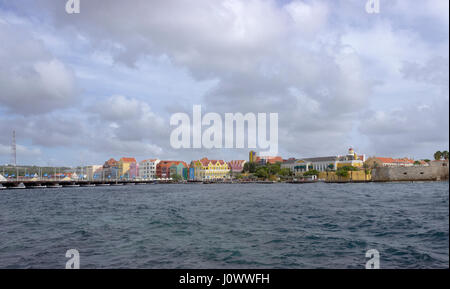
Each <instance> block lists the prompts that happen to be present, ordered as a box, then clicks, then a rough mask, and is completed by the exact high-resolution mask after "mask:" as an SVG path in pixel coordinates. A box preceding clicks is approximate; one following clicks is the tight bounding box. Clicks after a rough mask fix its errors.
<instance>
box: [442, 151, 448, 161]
mask: <svg viewBox="0 0 450 289" xmlns="http://www.w3.org/2000/svg"><path fill="white" fill-rule="evenodd" d="M442 156H443V157H444V159H445V160H446V161H448V151H443V152H442Z"/></svg>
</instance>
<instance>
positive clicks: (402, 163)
mask: <svg viewBox="0 0 450 289" xmlns="http://www.w3.org/2000/svg"><path fill="white" fill-rule="evenodd" d="M367 164H368V165H369V166H370V167H377V166H378V167H412V166H413V165H414V160H411V159H408V158H402V159H394V158H384V157H371V158H369V159H368V160H367Z"/></svg>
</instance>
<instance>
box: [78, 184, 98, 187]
mask: <svg viewBox="0 0 450 289" xmlns="http://www.w3.org/2000/svg"><path fill="white" fill-rule="evenodd" d="M81 186H82V187H95V185H94V184H82V185H81Z"/></svg>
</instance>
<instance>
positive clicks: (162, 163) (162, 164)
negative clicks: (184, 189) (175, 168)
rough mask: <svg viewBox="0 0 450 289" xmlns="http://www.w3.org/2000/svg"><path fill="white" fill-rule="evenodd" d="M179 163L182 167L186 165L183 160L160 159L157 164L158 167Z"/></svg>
mask: <svg viewBox="0 0 450 289" xmlns="http://www.w3.org/2000/svg"><path fill="white" fill-rule="evenodd" d="M179 164H183V166H184V167H187V166H188V165H187V164H186V163H185V162H183V161H160V162H159V164H158V166H160V167H171V166H172V165H179Z"/></svg>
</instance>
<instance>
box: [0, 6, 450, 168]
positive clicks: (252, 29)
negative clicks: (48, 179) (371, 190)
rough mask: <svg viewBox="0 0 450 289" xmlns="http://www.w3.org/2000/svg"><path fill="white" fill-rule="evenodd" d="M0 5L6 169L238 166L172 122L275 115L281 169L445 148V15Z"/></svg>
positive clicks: (0, 148)
mask: <svg viewBox="0 0 450 289" xmlns="http://www.w3.org/2000/svg"><path fill="white" fill-rule="evenodd" d="M366 2H367V1H366V0H340V1H323V0H317V1H312V0H294V1H286V0H284V1H275V0H196V1H187V0H177V1H173V0H165V1H149V0H127V1H125V0H122V1H120V0H88V1H87V0H81V1H80V4H81V5H80V13H79V14H68V13H66V10H65V6H66V0H33V1H31V0H14V1H12V0H0V163H1V164H6V163H10V162H11V138H12V131H13V130H15V131H16V143H17V162H18V164H21V165H41V166H44V165H46V166H47V165H50V166H56V165H58V166H59V165H66V166H75V165H93V164H103V162H104V161H106V160H107V159H109V158H110V157H114V158H116V159H118V158H120V157H136V159H137V160H138V161H139V160H143V159H148V158H159V159H166V160H167V159H170V160H184V161H188V162H189V161H190V160H193V159H199V158H202V157H204V156H207V157H209V158H210V159H225V160H233V159H247V158H248V151H249V149H204V148H203V149H173V148H172V147H171V145H170V134H171V131H172V130H173V129H174V127H173V126H170V117H171V115H173V114H174V113H178V112H186V113H188V114H189V115H192V108H193V105H197V104H199V105H201V106H202V112H203V113H207V112H215V113H219V114H220V115H223V114H224V113H237V112H241V113H247V112H252V113H255V114H256V113H278V115H279V117H278V139H279V143H278V147H279V155H281V156H283V157H284V158H289V157H296V158H302V157H316V156H329V155H342V154H345V153H346V152H347V150H348V148H349V147H353V148H354V149H355V150H356V151H357V152H358V153H364V154H366V155H367V156H374V155H376V156H389V157H410V158H415V159H420V158H432V156H433V153H434V152H435V151H437V150H448V147H449V1H448V0H427V1H423V0H380V13H372V14H369V13H367V12H366V9H365V6H366Z"/></svg>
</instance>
